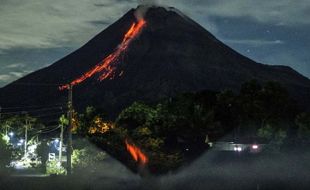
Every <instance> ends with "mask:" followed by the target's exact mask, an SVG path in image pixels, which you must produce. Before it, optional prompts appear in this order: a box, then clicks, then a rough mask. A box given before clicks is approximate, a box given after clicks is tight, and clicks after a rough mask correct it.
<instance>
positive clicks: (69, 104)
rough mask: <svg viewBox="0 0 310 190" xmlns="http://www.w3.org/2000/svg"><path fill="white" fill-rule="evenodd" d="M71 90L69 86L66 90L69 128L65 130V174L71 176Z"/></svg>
mask: <svg viewBox="0 0 310 190" xmlns="http://www.w3.org/2000/svg"><path fill="white" fill-rule="evenodd" d="M72 88H73V86H72V85H71V84H70V86H69V89H68V119H69V126H68V129H67V132H68V142H67V173H68V175H71V173H72V164H71V155H72V116H73V106H72V105H73V100H72Z"/></svg>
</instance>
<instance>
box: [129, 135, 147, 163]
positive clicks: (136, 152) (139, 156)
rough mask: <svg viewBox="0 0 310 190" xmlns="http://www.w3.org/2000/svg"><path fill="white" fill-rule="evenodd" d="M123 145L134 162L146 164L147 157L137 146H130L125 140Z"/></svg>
mask: <svg viewBox="0 0 310 190" xmlns="http://www.w3.org/2000/svg"><path fill="white" fill-rule="evenodd" d="M125 144H126V148H127V150H128V152H129V153H130V155H131V156H132V158H133V159H134V160H135V161H136V162H140V163H141V164H143V165H145V164H147V163H148V158H147V156H146V155H145V154H144V153H143V152H142V151H141V150H140V149H139V148H138V147H137V146H135V145H133V144H130V143H129V142H128V141H127V139H126V140H125Z"/></svg>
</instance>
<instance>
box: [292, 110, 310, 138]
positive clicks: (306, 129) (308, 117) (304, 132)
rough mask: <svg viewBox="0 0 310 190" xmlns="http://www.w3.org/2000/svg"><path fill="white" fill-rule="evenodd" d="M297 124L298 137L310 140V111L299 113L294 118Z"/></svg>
mask: <svg viewBox="0 0 310 190" xmlns="http://www.w3.org/2000/svg"><path fill="white" fill-rule="evenodd" d="M295 123H296V125H297V126H298V138H300V139H301V140H303V141H308V142H310V113H301V114H299V115H297V117H296V120H295Z"/></svg>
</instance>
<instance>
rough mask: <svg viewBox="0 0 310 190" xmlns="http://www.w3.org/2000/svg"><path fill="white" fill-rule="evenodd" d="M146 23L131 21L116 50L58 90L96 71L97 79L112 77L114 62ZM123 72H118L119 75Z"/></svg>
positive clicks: (88, 76)
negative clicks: (98, 75)
mask: <svg viewBox="0 0 310 190" xmlns="http://www.w3.org/2000/svg"><path fill="white" fill-rule="evenodd" d="M145 25H146V21H145V20H143V19H141V20H139V21H138V22H137V23H133V24H132V25H131V27H130V29H129V30H128V32H127V33H126V34H125V36H124V38H123V41H122V43H121V44H120V45H119V46H118V47H117V48H116V50H115V51H114V52H113V53H111V54H110V55H109V56H108V57H106V58H105V59H103V60H102V61H101V62H100V63H98V64H97V65H96V66H95V67H93V68H92V69H91V70H89V71H87V72H86V73H84V74H83V75H82V76H81V77H79V78H77V79H75V80H73V81H72V82H70V83H69V84H66V85H63V86H61V87H60V90H63V89H68V88H69V86H70V85H71V86H75V85H77V84H80V83H82V82H83V81H84V80H86V79H88V78H90V77H92V76H93V75H94V74H96V73H99V72H100V73H101V75H100V77H99V80H100V81H102V80H104V79H107V78H109V77H110V78H113V77H114V75H115V70H116V62H117V60H118V58H119V57H120V55H121V54H122V53H123V52H124V51H125V50H126V49H127V48H128V46H129V44H130V42H131V41H132V40H133V39H134V38H136V37H137V36H138V35H139V34H140V32H141V31H142V29H143V27H144V26H145ZM122 74H123V73H122V72H121V74H119V76H121V75H122Z"/></svg>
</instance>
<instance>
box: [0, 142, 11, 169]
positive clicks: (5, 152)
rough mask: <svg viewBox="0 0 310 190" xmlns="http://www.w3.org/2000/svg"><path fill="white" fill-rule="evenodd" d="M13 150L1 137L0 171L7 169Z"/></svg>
mask: <svg viewBox="0 0 310 190" xmlns="http://www.w3.org/2000/svg"><path fill="white" fill-rule="evenodd" d="M11 157H12V150H11V148H10V146H8V144H7V143H6V141H5V140H3V139H2V138H0V171H4V170H6V166H7V165H8V164H9V163H10V161H11Z"/></svg>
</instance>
